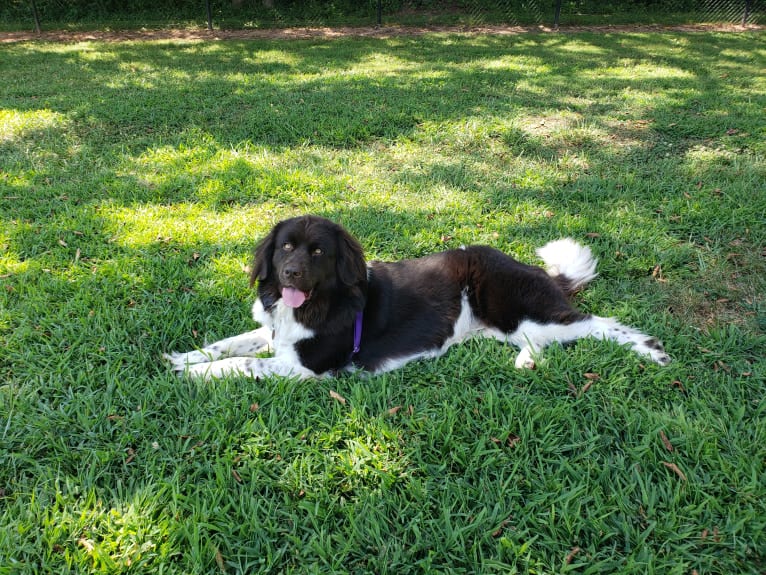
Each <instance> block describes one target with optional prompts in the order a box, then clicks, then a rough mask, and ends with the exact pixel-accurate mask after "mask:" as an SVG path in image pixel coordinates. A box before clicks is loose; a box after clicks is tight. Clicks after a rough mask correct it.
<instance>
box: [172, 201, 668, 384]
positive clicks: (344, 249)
mask: <svg viewBox="0 0 766 575" xmlns="http://www.w3.org/2000/svg"><path fill="white" fill-rule="evenodd" d="M537 254H538V255H539V256H540V258H541V259H542V260H543V262H545V265H546V269H545V270H543V269H542V268H540V267H537V266H530V265H526V264H523V263H520V262H518V261H516V260H515V259H513V258H511V257H510V256H508V255H506V254H504V253H503V252H500V251H498V250H496V249H494V248H491V247H487V246H468V247H463V248H460V249H455V250H449V251H445V252H441V253H436V254H433V255H429V256H426V257H423V258H419V259H413V260H406V261H400V262H395V263H384V262H377V261H374V262H369V263H367V262H365V259H364V255H363V252H362V248H361V246H360V245H359V243H358V242H357V241H356V240H355V239H354V238H353V237H352V236H351V235H350V234H349V233H348V232H347V231H346V230H344V229H343V228H342V227H341V226H339V225H338V224H335V223H333V222H331V221H330V220H327V219H324V218H321V217H317V216H301V217H296V218H291V219H288V220H285V221H282V222H280V223H278V224H277V225H276V226H275V227H274V228H273V229H272V230H271V232H270V233H269V234H268V235H267V236H266V238H264V239H263V240H262V241H261V243H260V244H259V245H258V247H257V248H256V251H255V258H254V261H253V265H252V273H251V278H250V282H251V285H252V284H255V283H256V281H257V283H258V299H256V301H255V304H254V305H253V319H255V321H256V322H257V323H259V324H261V327H260V328H258V329H256V330H254V331H250V332H247V333H244V334H242V335H237V336H234V337H231V338H228V339H224V340H222V341H219V342H217V343H213V344H211V345H207V346H205V347H204V348H202V349H200V350H196V351H190V352H188V353H173V354H172V355H166V356H165V357H166V359H168V360H169V361H170V362H171V363H172V366H173V368H174V369H175V370H176V371H178V372H181V373H188V374H189V375H191V376H194V377H201V378H215V377H221V376H225V375H228V374H243V375H246V376H250V377H265V376H269V375H280V376H295V377H301V378H306V377H316V376H322V375H325V374H332V373H334V372H337V371H339V370H344V369H363V370H367V371H369V372H372V373H381V372H385V371H389V370H392V369H396V368H398V367H400V366H402V365H404V364H406V363H408V362H410V361H413V360H417V359H421V358H427V357H436V356H439V355H441V354H443V353H445V352H446V351H447V349H448V348H449V347H450V346H451V345H453V344H455V343H458V342H461V341H463V340H465V339H467V338H469V337H475V336H482V337H493V338H495V339H498V340H500V341H503V342H507V343H510V344H513V345H515V346H518V347H519V348H520V352H519V354H518V356H517V357H516V367H518V368H532V367H534V366H535V357H536V356H537V354H538V353H539V352H540V351H541V350H542V349H543V348H544V347H545V346H547V345H548V344H550V343H552V342H562V343H563V342H570V341H574V340H576V339H579V338H582V337H589V336H591V337H597V338H607V339H611V340H615V341H617V342H619V343H621V344H626V345H628V346H629V347H631V348H632V349H633V350H634V351H636V352H637V353H639V354H641V355H644V356H648V357H649V358H651V359H652V360H653V361H655V362H657V363H659V364H661V365H666V364H668V363H669V362H670V357H668V355H667V354H666V353H665V351H664V349H663V347H662V344H661V343H660V342H659V341H658V340H657V339H656V338H653V337H649V336H647V335H644V334H643V333H641V332H639V331H638V330H636V329H633V328H631V327H627V326H624V325H622V324H620V323H619V322H618V321H617V320H615V319H612V318H604V317H598V316H594V315H587V314H583V313H580V312H579V311H577V310H576V309H574V308H573V307H572V305H571V304H570V303H569V301H568V299H567V296H569V295H571V294H572V293H574V292H575V291H577V290H578V289H580V288H581V287H583V286H584V285H585V284H586V283H587V282H589V281H590V280H592V279H593V278H594V277H595V276H596V271H595V270H596V260H595V258H594V257H593V256H592V255H591V252H590V249H588V248H587V247H583V246H581V245H579V244H577V243H576V242H575V241H573V240H571V239H562V240H557V241H554V242H550V243H548V244H546V245H545V246H544V247H542V248H540V249H538V250H537ZM264 352H272V353H273V356H272V357H262V355H263V354H264Z"/></svg>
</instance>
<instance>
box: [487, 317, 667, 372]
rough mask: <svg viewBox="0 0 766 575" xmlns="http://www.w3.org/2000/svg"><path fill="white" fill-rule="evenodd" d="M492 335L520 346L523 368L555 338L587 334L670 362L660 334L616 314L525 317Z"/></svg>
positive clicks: (568, 339) (569, 339)
mask: <svg viewBox="0 0 766 575" xmlns="http://www.w3.org/2000/svg"><path fill="white" fill-rule="evenodd" d="M488 335H491V336H492V337H495V338H496V339H500V340H502V341H506V342H508V343H511V344H513V345H516V346H518V347H519V348H520V351H519V354H518V356H517V357H516V362H515V365H516V367H517V368H519V369H522V368H533V367H535V360H534V356H535V355H536V354H538V353H539V352H540V351H542V350H543V348H545V347H546V346H548V345H550V344H551V343H553V342H559V343H568V342H572V341H575V340H578V339H581V338H584V337H595V338H601V339H611V340H613V341H616V342H617V343H619V344H622V345H629V346H630V347H631V349H633V351H635V352H636V353H638V354H639V355H645V356H648V357H649V358H651V359H652V361H654V362H656V363H658V364H660V365H667V364H669V363H670V356H668V354H667V353H665V349H664V348H663V347H662V344H661V343H660V341H659V340H658V339H657V338H654V337H650V336H648V335H645V334H643V333H641V332H640V331H638V330H637V329H634V328H632V327H628V326H626V325H623V324H621V323H620V322H618V321H617V320H616V319H614V318H606V317H599V316H584V317H583V318H582V319H579V320H577V321H574V322H571V323H567V324H559V323H546V324H543V323H538V322H534V321H530V320H525V321H523V322H521V324H519V327H518V328H517V329H516V331H514V332H513V333H511V334H503V333H500V332H499V331H498V330H490V331H489V333H488Z"/></svg>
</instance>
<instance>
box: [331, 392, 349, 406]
mask: <svg viewBox="0 0 766 575" xmlns="http://www.w3.org/2000/svg"><path fill="white" fill-rule="evenodd" d="M330 397H332V398H333V399H334V400H335V401H339V402H340V403H342V404H343V405H346V398H345V397H343V396H342V395H341V394H339V393H337V392H335V391H333V390H332V389H331V390H330Z"/></svg>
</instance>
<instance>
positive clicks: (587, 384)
mask: <svg viewBox="0 0 766 575" xmlns="http://www.w3.org/2000/svg"><path fill="white" fill-rule="evenodd" d="M591 385H593V382H592V381H589V382H588V383H586V384H585V385H583V386H582V389H581V390H580V393H585V392H586V391H588V390H589V389H590V386H591Z"/></svg>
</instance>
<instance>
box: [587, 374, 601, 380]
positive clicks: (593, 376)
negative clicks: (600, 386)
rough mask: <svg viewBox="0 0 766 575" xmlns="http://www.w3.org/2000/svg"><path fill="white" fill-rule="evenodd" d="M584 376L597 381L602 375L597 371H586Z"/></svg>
mask: <svg viewBox="0 0 766 575" xmlns="http://www.w3.org/2000/svg"><path fill="white" fill-rule="evenodd" d="M583 377H584V378H585V379H590V380H593V381H595V380H597V379H601V376H600V375H599V374H597V373H590V372H588V373H584V374H583Z"/></svg>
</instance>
